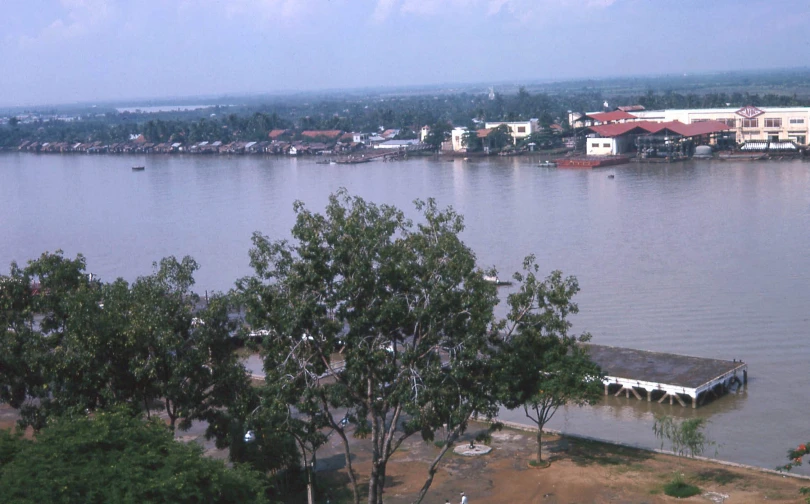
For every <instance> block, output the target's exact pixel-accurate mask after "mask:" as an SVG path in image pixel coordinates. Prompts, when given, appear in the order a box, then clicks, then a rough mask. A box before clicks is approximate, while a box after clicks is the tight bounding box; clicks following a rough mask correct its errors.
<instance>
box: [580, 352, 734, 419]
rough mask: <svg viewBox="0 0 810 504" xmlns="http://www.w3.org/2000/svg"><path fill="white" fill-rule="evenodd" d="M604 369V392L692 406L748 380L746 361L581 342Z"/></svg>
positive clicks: (696, 405) (718, 395) (695, 406)
mask: <svg viewBox="0 0 810 504" xmlns="http://www.w3.org/2000/svg"><path fill="white" fill-rule="evenodd" d="M585 346H586V347H587V348H588V349H589V352H590V356H591V359H592V360H593V361H594V362H596V363H597V364H599V366H600V367H601V368H602V371H604V372H605V375H606V376H605V379H604V383H605V395H608V394H611V393H612V394H613V395H616V396H618V395H621V394H624V395H625V396H626V397H630V396H631V395H632V396H634V397H636V398H637V399H639V400H647V401H653V400H655V401H657V402H659V403H662V402H664V401H666V400H669V403H670V404H674V403H675V402H677V403H678V404H680V405H681V406H688V405H689V404H688V403H691V406H692V407H693V408H697V407H698V406H700V405H702V404H703V403H704V402H705V401H706V400H707V399H709V398H711V397H720V396H721V395H723V394H725V393H726V392H728V391H729V390H730V389H731V388H732V387H734V386H737V387H741V386H743V385H745V384H747V382H748V365H747V364H745V363H744V362H742V361H736V360H732V361H727V360H718V359H706V358H702V357H690V356H686V355H677V354H670V353H661V352H648V351H645V350H634V349H631V348H620V347H612V346H605V345H585Z"/></svg>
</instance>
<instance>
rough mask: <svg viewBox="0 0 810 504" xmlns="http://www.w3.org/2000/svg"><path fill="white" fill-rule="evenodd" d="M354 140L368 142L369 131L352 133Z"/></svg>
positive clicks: (355, 141)
mask: <svg viewBox="0 0 810 504" xmlns="http://www.w3.org/2000/svg"><path fill="white" fill-rule="evenodd" d="M352 142H354V143H362V144H364V143H367V142H368V133H352Z"/></svg>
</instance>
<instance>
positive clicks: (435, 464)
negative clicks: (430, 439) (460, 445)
mask: <svg viewBox="0 0 810 504" xmlns="http://www.w3.org/2000/svg"><path fill="white" fill-rule="evenodd" d="M458 433H459V429H456V430H454V431H453V433H452V434H450V437H449V438H448V439H447V442H446V443H444V446H442V449H441V451H440V452H439V454H438V455H437V456H436V458H435V459H433V462H432V463H431V464H430V467H428V477H427V480H425V484H424V485H422V489H421V490H419V495H417V496H416V500H415V501H413V504H420V503H421V502H422V499H424V498H425V495H427V492H428V490H429V489H430V485H431V484H433V476H434V475H435V474H436V468H437V467H438V465H439V462H441V460H442V458H443V457H444V454H445V453H447V452H448V451H449V450H450V448H452V447H453V444H454V443H455V442H456V439H458Z"/></svg>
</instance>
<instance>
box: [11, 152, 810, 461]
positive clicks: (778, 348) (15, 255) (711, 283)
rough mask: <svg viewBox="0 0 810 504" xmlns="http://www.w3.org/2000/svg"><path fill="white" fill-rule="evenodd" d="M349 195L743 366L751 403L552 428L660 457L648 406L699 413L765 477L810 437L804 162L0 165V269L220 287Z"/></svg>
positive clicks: (613, 338) (736, 399)
mask: <svg viewBox="0 0 810 504" xmlns="http://www.w3.org/2000/svg"><path fill="white" fill-rule="evenodd" d="M133 165H144V166H146V170H145V171H144V172H140V173H133V172H132V171H131V169H130V167H131V166H133ZM608 174H615V178H613V179H610V178H608V176H607V175H608ZM339 187H346V188H347V189H348V190H349V191H350V192H352V193H353V194H357V195H359V196H362V197H364V198H367V199H370V200H373V201H375V202H380V203H382V202H384V203H390V204H394V205H397V206H399V207H401V208H403V209H406V210H407V211H411V212H412V209H413V206H412V201H413V200H414V199H416V198H427V197H435V198H436V199H437V201H438V203H439V204H441V205H453V206H454V207H455V208H456V210H458V211H459V212H461V213H462V214H464V216H465V222H466V225H467V229H466V230H465V232H464V235H463V238H464V239H465V241H466V242H467V243H468V244H469V245H470V246H471V247H472V248H473V249H474V250H475V251H476V253H477V255H478V259H479V262H480V264H481V265H482V266H487V267H489V266H495V267H497V268H498V269H499V271H500V274H501V276H509V274H510V273H511V272H512V271H515V270H517V269H518V268H520V265H521V264H522V259H523V257H524V256H525V255H526V254H528V253H534V254H536V255H537V258H538V262H539V264H541V265H542V266H543V267H545V268H546V269H547V270H552V269H560V270H562V271H563V272H565V273H566V274H574V275H576V276H577V277H578V278H579V281H580V285H581V287H582V292H581V294H580V296H579V299H578V301H579V304H580V309H581V312H580V314H579V315H578V316H577V317H576V318H575V321H574V322H575V329H576V330H577V331H589V332H591V333H592V334H593V335H594V342H595V343H600V344H609V345H619V346H629V347H634V348H640V349H645V350H654V351H666V352H675V353H683V354H689V355H696V356H703V357H715V358H724V359H733V358H736V359H743V360H745V361H746V362H748V364H749V378H750V379H749V384H748V388H747V390H746V391H745V392H743V393H741V394H739V395H736V396H727V397H724V398H722V399H720V400H718V401H714V402H712V403H711V404H709V405H707V406H704V407H701V408H699V409H697V410H692V409H691V408H682V407H681V406H679V405H675V406H670V405H669V404H665V405H659V404H656V403H654V404H649V403H647V402H646V401H638V400H636V399H625V398H624V397H608V398H606V399H605V400H604V401H603V403H602V404H600V405H599V406H597V407H593V408H583V409H579V408H573V409H564V410H560V411H559V412H558V414H557V416H556V417H555V418H554V420H553V421H552V424H551V425H550V427H552V428H558V429H563V430H566V431H570V432H578V433H583V434H589V435H594V436H597V437H604V438H608V439H616V440H622V441H626V442H631V443H638V444H640V445H644V446H655V445H656V443H655V440H654V437H653V436H652V430H651V426H652V417H653V414H655V413H669V414H675V415H678V416H685V417H689V416H692V415H700V416H706V417H708V418H709V419H710V420H711V424H710V426H709V434H710V436H711V437H712V438H714V439H715V440H716V441H717V442H718V443H719V444H720V445H721V446H720V448H719V453H718V456H720V457H721V458H726V459H729V460H734V461H739V462H745V463H751V464H758V465H762V466H764V467H774V466H776V465H779V464H781V463H783V462H784V460H783V456H784V453H785V450H786V449H787V448H788V447H790V446H793V445H794V444H795V443H797V442H798V441H800V440H803V439H806V436H807V425H806V418H807V414H808V406H807V404H806V403H807V401H804V400H802V399H803V398H805V397H806V396H807V392H806V390H807V385H808V384H807V381H808V373H807V369H808V367H807V364H806V363H807V362H808V360H810V350H809V349H808V342H807V336H808V334H807V333H808V319H809V318H810V289H808V285H810V283H809V282H808V281H809V280H810V254H808V252H807V251H808V250H810V229H809V228H810V226H808V223H809V222H810V165H808V164H803V163H801V162H798V161H797V162H781V163H767V164H762V163H756V162H740V163H735V162H718V161H700V162H698V161H695V162H687V163H681V164H672V165H649V166H647V165H626V166H618V167H612V168H609V169H605V170H564V169H559V170H556V169H544V168H537V167H536V166H534V165H533V163H532V162H531V161H530V160H528V159H521V158H511V159H487V160H470V161H463V160H460V159H457V160H454V161H451V162H448V161H440V160H437V159H432V158H431V159H412V160H409V161H405V162H390V163H381V162H380V163H369V164H362V165H342V166H338V165H317V164H315V162H314V160H310V159H284V158H262V157H233V158H228V157H203V156H197V157H180V156H178V157H162V156H149V157H139V156H132V157H121V156H86V155H67V156H59V155H43V156H37V155H30V154H16V153H15V154H3V155H0V236H2V237H3V239H2V240H0V263H2V264H3V270H5V268H6V267H7V265H8V263H9V262H11V261H12V260H17V261H20V262H24V261H25V260H27V259H30V258H32V257H35V256H37V255H38V254H40V253H41V252H43V251H45V250H54V249H57V248H61V249H63V250H65V251H66V252H67V253H68V254H75V253H77V252H82V253H84V254H85V255H86V256H87V259H88V267H89V270H90V271H93V272H95V273H97V274H100V275H101V276H102V277H104V278H106V279H112V278H113V277H115V276H119V275H120V276H123V277H125V278H127V279H130V280H131V279H134V278H135V277H136V276H137V275H142V274H146V273H148V272H149V271H150V269H151V263H152V261H155V260H157V259H159V258H161V257H163V256H166V255H177V256H182V255H185V254H189V255H192V256H194V257H195V258H196V259H197V260H198V262H199V263H200V264H201V265H202V270H201V271H200V272H199V275H198V285H197V288H198V289H199V290H201V291H202V290H204V289H207V290H209V291H210V290H214V289H219V290H227V289H229V288H230V287H231V286H232V285H233V281H234V280H235V279H236V278H238V277H240V276H243V275H246V274H249V273H250V270H249V268H248V257H247V250H248V248H249V246H250V236H251V233H253V232H254V231H257V230H258V231H261V232H262V233H264V234H266V235H269V236H271V237H273V238H281V237H286V236H288V233H289V229H290V227H291V226H292V223H293V217H294V216H293V213H292V203H293V202H294V201H295V200H302V201H304V202H306V203H307V204H308V205H309V206H310V207H311V208H313V209H315V210H320V209H322V208H323V207H324V205H325V203H326V198H327V196H328V195H329V194H330V193H331V192H333V191H335V190H336V189H338V188H339ZM508 292H509V288H504V289H502V290H501V294H502V296H504V297H505V296H506V294H508ZM498 310H499V314H501V315H503V314H504V312H505V308H504V306H503V305H501V306H499V308H498ZM504 416H505V417H509V419H515V418H518V417H521V416H522V412H506V413H504ZM512 417H514V418H512Z"/></svg>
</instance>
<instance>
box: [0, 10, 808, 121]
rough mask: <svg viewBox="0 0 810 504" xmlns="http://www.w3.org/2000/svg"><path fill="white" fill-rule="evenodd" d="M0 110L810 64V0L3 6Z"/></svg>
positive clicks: (0, 36)
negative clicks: (808, 28)
mask: <svg viewBox="0 0 810 504" xmlns="http://www.w3.org/2000/svg"><path fill="white" fill-rule="evenodd" d="M2 6H3V9H2V15H0V76H2V77H0V105H4V106H20V105H44V104H66V103H75V102H82V103H88V102H89V103H92V102H94V101H99V102H101V101H116V100H132V99H146V98H163V97H189V96H211V95H215V96H220V95H226V94H227V95H234V94H245V93H270V92H289V91H302V90H328V89H345V88H363V87H378V86H411V85H431V84H450V83H498V82H513V83H520V82H532V81H545V80H565V79H572V78H585V77H595V78H600V77H615V76H624V75H651V74H662V73H669V74H672V73H699V72H714V71H726V70H747V69H768V68H789V67H797V66H804V65H806V64H807V54H810V31H808V30H807V26H810V3H808V2H807V0H783V1H779V2H775V1H771V0H767V1H765V0H763V1H760V0H708V1H707V0H3V1H2Z"/></svg>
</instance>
